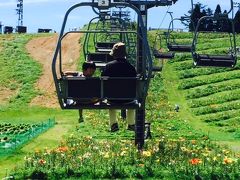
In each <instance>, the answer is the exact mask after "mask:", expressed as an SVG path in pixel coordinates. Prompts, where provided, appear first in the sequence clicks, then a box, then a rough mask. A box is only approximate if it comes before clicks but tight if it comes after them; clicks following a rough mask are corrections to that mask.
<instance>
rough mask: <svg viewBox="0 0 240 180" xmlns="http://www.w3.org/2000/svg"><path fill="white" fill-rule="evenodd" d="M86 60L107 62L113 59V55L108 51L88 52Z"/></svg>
mask: <svg viewBox="0 0 240 180" xmlns="http://www.w3.org/2000/svg"><path fill="white" fill-rule="evenodd" d="M87 60H88V61H92V62H99V63H101V62H102V63H107V62H110V61H113V57H112V56H111V55H109V53H100V52H99V53H89V54H88V56H87Z"/></svg>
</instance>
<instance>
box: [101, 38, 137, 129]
mask: <svg viewBox="0 0 240 180" xmlns="http://www.w3.org/2000/svg"><path fill="white" fill-rule="evenodd" d="M109 54H110V55H111V56H113V59H114V60H113V61H111V62H109V63H107V64H106V67H105V69H104V70H103V72H102V74H101V75H102V76H109V77H136V75H137V72H136V69H135V67H133V66H132V65H131V64H130V63H129V62H128V61H127V59H126V56H127V53H126V46H125V44H124V43H122V42H119V43H116V44H114V46H113V48H112V50H111V52H110V53H109ZM123 88H124V87H123ZM116 101H117V100H116ZM116 101H114V102H113V103H127V102H126V100H118V101H117V102H116ZM110 103H111V102H110ZM109 116H110V121H109V125H110V131H111V132H115V131H118V130H119V128H118V123H117V110H116V109H109ZM127 122H128V128H127V129H128V130H130V131H135V110H134V109H128V110H127Z"/></svg>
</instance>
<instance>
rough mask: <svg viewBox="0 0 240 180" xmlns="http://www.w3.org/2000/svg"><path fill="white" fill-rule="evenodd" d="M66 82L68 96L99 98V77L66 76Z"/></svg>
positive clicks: (88, 98) (84, 98)
mask: <svg viewBox="0 0 240 180" xmlns="http://www.w3.org/2000/svg"><path fill="white" fill-rule="evenodd" d="M66 84H67V89H66V91H67V96H68V98H73V99H83V100H92V99H96V98H99V99H100V98H101V80H100V78H81V77H78V78H76V77H75V78H68V79H67V81H66Z"/></svg>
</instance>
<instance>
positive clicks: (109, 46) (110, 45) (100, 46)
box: [95, 42, 115, 49]
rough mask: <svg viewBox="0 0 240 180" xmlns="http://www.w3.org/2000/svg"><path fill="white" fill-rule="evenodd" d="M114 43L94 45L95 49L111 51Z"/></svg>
mask: <svg viewBox="0 0 240 180" xmlns="http://www.w3.org/2000/svg"><path fill="white" fill-rule="evenodd" d="M114 44H115V42H97V43H96V46H95V47H96V48H97V49H99V48H100V49H112V47H113V45H114Z"/></svg>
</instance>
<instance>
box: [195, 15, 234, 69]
mask: <svg viewBox="0 0 240 180" xmlns="http://www.w3.org/2000/svg"><path fill="white" fill-rule="evenodd" d="M206 20H212V22H214V21H215V22H217V21H219V20H221V21H222V22H224V23H223V25H224V26H222V28H221V30H220V32H217V31H219V30H214V32H212V33H228V34H229V40H230V45H231V47H230V48H229V49H230V52H229V53H228V54H224V53H222V54H206V53H200V52H197V45H198V35H199V32H200V31H199V29H201V28H200V26H201V24H203V22H204V21H206ZM193 46H194V49H193V52H192V57H193V60H194V65H195V66H213V67H234V66H235V65H236V62H237V56H236V39H235V31H234V24H233V20H231V19H228V17H227V16H221V17H214V16H204V17H202V18H200V19H199V21H198V23H197V27H196V30H195V35H194V39H193Z"/></svg>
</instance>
